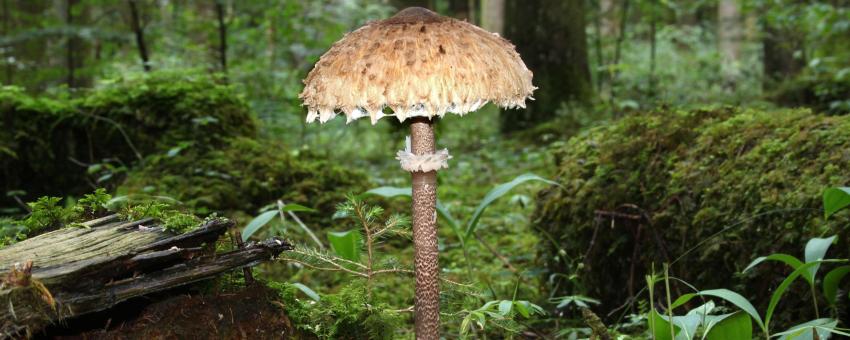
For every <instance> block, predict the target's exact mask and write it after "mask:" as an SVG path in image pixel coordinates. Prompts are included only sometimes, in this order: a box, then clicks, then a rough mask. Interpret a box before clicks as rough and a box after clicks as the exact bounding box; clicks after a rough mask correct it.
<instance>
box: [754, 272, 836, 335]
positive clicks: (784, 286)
mask: <svg viewBox="0 0 850 340" xmlns="http://www.w3.org/2000/svg"><path fill="white" fill-rule="evenodd" d="M822 262H845V261H840V260H820V261H814V262H809V263H805V264H803V265H802V266H800V267H799V268H797V269H796V270H794V271H793V272H792V273H791V274H789V275H788V276H787V277H786V278H785V280H783V281H782V283H781V284H779V287H777V288H776V290H775V291H774V292H773V295H772V296H771V297H770V303H769V304H768V305H767V311H766V312H765V313H764V327H765V329H768V327H770V319H771V317H772V316H773V312H774V310H776V306H777V305H778V304H779V301H780V300H781V299H782V295H784V294H785V291H786V290H788V287H789V286H791V284H792V283H794V280H796V279H797V277H799V276H801V275H804V274H806V273H808V271H809V268H812V267H814V266H815V265H820V264H821V263H822Z"/></svg>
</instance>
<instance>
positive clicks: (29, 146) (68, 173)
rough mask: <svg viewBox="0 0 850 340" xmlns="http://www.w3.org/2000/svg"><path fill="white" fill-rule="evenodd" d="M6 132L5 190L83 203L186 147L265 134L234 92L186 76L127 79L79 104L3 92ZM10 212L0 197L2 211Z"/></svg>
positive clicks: (0, 117) (0, 161)
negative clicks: (149, 161)
mask: <svg viewBox="0 0 850 340" xmlns="http://www.w3.org/2000/svg"><path fill="white" fill-rule="evenodd" d="M0 127H2V128H0V155H2V157H0V168H1V169H2V173H0V183H2V186H3V187H2V188H0V189H2V190H3V193H5V192H8V191H12V190H23V191H25V192H26V194H25V195H24V196H23V197H22V198H23V199H25V200H26V199H33V198H35V197H39V196H43V195H79V194H81V193H84V192H87V191H89V190H91V187H92V183H93V182H94V184H96V185H97V186H104V185H108V184H109V183H110V182H109V180H110V179H120V178H117V177H120V176H115V175H116V174H119V175H120V174H121V172H122V171H124V170H125V169H127V168H129V167H130V166H131V165H133V164H134V163H136V162H138V161H139V157H143V156H145V155H149V154H153V153H158V152H164V151H165V150H168V149H171V148H174V147H175V146H178V145H189V144H190V145H195V146H196V147H203V148H216V147H218V146H220V145H221V143H222V141H223V140H224V139H226V138H229V137H233V136H255V135H256V129H257V128H256V124H255V122H254V120H253V118H252V116H251V113H250V111H249V109H248V106H247V105H246V104H245V102H244V100H242V99H241V98H240V97H239V96H237V95H235V94H234V90H233V89H232V88H231V87H229V86H226V85H221V84H219V83H217V82H216V80H215V79H213V78H211V77H208V76H192V75H188V74H185V73H153V74H151V75H146V76H143V77H140V78H136V79H126V80H125V79H119V80H115V81H112V82H110V83H109V84H108V85H106V86H103V87H101V88H99V89H96V90H92V91H91V92H88V93H83V94H82V96H81V97H79V98H74V99H69V98H60V99H48V98H34V97H32V96H29V95H27V94H25V93H24V92H23V91H22V90H21V89H19V88H15V87H0ZM114 182H116V181H112V182H111V183H114ZM10 206H14V202H13V201H11V200H10V199H9V198H8V197H6V195H2V196H0V207H10Z"/></svg>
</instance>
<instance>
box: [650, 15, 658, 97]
mask: <svg viewBox="0 0 850 340" xmlns="http://www.w3.org/2000/svg"><path fill="white" fill-rule="evenodd" d="M656 2H657V0H650V7H649V8H650V13H649V16H650V17H649V93H648V95H649V97H650V98H654V97H655V95H656V90H655V53H656V48H657V43H656V39H655V38H656V37H655V35H656V29H655V26H656V23H657V21H658V13H657V11H658V6H657V3H656Z"/></svg>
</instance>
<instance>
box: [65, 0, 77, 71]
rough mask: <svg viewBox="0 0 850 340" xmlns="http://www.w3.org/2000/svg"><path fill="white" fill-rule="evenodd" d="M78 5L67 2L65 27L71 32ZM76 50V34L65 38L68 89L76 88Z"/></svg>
mask: <svg viewBox="0 0 850 340" xmlns="http://www.w3.org/2000/svg"><path fill="white" fill-rule="evenodd" d="M75 4H76V1H75V0H67V1H65V26H67V27H68V29H69V30H70V29H71V28H72V27H73V25H74V12H73V7H74V5H75ZM75 48H76V39H75V38H74V33H70V34H68V36H67V37H65V70H66V76H65V83H66V84H67V85H68V88H74V86H75V84H74V71H75V69H76V63H75V62H74V49H75Z"/></svg>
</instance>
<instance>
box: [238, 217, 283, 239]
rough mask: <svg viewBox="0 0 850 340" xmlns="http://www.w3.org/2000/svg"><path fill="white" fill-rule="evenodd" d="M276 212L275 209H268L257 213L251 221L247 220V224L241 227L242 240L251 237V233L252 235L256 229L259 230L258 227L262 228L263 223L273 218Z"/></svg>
mask: <svg viewBox="0 0 850 340" xmlns="http://www.w3.org/2000/svg"><path fill="white" fill-rule="evenodd" d="M277 214H278V212H277V210H270V211H266V212H264V213H262V214H259V215H257V217H254V219H253V220H251V222H248V225H247V226H245V229H242V241H243V242H244V241H247V240H248V239H249V238H251V235H254V233H256V232H257V230H260V228H262V227H263V226H264V225H266V224H268V223H269V222H271V220H272V219H274V218H275V216H277Z"/></svg>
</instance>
